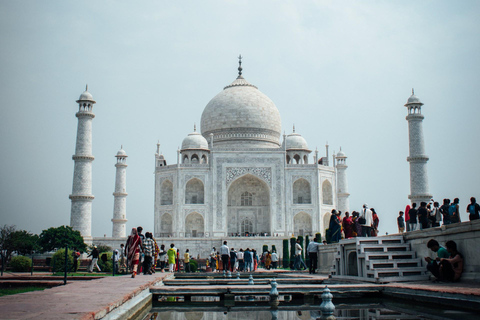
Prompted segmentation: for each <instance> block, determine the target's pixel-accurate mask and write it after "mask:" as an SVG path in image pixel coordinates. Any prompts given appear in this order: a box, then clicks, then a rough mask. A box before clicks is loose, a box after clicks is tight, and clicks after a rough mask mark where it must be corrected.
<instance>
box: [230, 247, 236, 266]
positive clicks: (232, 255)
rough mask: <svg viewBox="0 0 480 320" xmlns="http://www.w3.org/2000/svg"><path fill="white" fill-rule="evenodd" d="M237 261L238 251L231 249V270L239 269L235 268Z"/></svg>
mask: <svg viewBox="0 0 480 320" xmlns="http://www.w3.org/2000/svg"><path fill="white" fill-rule="evenodd" d="M236 262H237V253H236V252H235V249H234V248H232V249H230V271H232V272H235V271H236V270H237V269H236V268H235V263H236Z"/></svg>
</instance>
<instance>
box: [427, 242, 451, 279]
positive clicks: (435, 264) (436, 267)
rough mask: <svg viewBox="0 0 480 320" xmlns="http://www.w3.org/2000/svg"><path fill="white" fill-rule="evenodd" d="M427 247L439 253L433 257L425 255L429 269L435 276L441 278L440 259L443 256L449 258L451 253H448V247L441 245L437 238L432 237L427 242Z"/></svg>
mask: <svg viewBox="0 0 480 320" xmlns="http://www.w3.org/2000/svg"><path fill="white" fill-rule="evenodd" d="M427 248H429V249H430V250H432V251H433V252H436V253H437V258H436V259H432V258H430V257H425V258H424V259H425V261H426V262H427V270H428V271H430V272H431V273H432V275H434V276H435V278H437V279H439V278H440V264H439V262H440V259H441V258H448V257H449V256H450V254H449V253H448V251H447V249H445V248H444V247H441V246H440V244H439V243H438V242H437V240H435V239H430V240H429V241H428V242H427Z"/></svg>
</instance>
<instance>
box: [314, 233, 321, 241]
mask: <svg viewBox="0 0 480 320" xmlns="http://www.w3.org/2000/svg"><path fill="white" fill-rule="evenodd" d="M315 242H318V243H322V234H321V233H320V232H317V233H315Z"/></svg>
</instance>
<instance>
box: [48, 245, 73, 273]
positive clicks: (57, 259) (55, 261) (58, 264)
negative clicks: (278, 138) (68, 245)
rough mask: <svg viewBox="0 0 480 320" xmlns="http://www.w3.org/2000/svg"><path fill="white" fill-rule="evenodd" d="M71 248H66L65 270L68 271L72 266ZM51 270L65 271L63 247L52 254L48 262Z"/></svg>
mask: <svg viewBox="0 0 480 320" xmlns="http://www.w3.org/2000/svg"><path fill="white" fill-rule="evenodd" d="M72 253H73V250H70V249H69V250H68V253H67V271H70V270H71V269H72V266H73V255H72ZM50 266H51V267H52V270H53V272H63V271H65V249H60V250H57V252H55V253H54V254H53V257H52V261H51V262H50Z"/></svg>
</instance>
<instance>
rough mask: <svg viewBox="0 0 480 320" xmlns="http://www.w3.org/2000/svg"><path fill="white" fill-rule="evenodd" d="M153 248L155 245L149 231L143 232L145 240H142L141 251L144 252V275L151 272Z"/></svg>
mask: <svg viewBox="0 0 480 320" xmlns="http://www.w3.org/2000/svg"><path fill="white" fill-rule="evenodd" d="M154 250H155V247H154V243H153V240H152V234H151V233H150V232H147V233H146V234H145V241H143V253H144V259H143V274H144V275H145V274H152V271H151V270H150V269H151V268H152V263H153V253H154Z"/></svg>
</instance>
